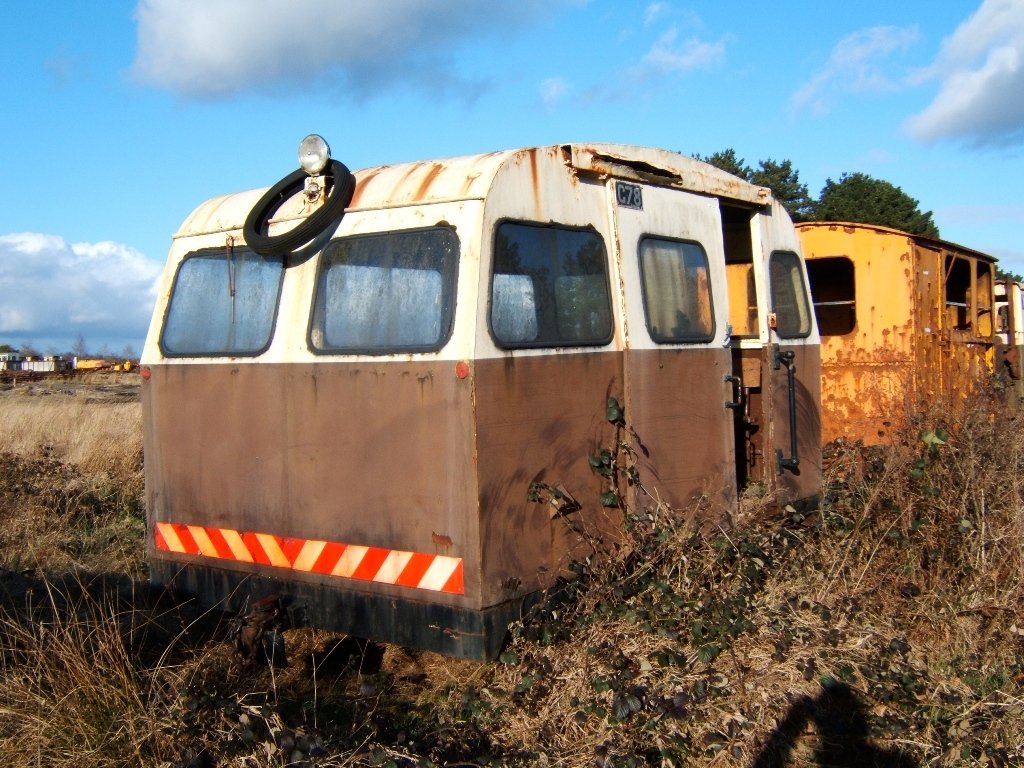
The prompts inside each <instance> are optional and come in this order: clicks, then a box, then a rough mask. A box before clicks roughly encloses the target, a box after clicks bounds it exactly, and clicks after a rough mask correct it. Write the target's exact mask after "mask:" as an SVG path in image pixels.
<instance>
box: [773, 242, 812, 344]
mask: <svg viewBox="0 0 1024 768" xmlns="http://www.w3.org/2000/svg"><path fill="white" fill-rule="evenodd" d="M768 276H769V282H770V286H771V287H770V290H771V301H772V309H771V311H772V312H774V313H775V321H776V326H775V333H776V334H778V336H779V338H783V339H793V338H799V337H802V336H808V335H809V334H810V332H811V313H810V309H809V307H808V304H807V289H806V287H805V286H804V277H803V270H802V269H801V268H800V257H799V256H797V255H796V254H795V253H791V252H789V251H775V252H774V253H772V255H771V259H770V260H769V262H768Z"/></svg>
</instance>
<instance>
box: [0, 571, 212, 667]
mask: <svg viewBox="0 0 1024 768" xmlns="http://www.w3.org/2000/svg"><path fill="white" fill-rule="evenodd" d="M0 618H3V620H4V621H6V622H10V623H11V624H13V625H21V626H28V625H37V626H45V625H51V626H61V627H67V626H70V625H71V624H73V623H74V622H76V621H78V622H97V621H99V622H114V623H116V625H117V627H118V628H119V631H120V634H121V636H122V638H123V639H124V641H125V647H126V648H127V649H129V650H130V652H131V653H132V654H133V656H134V657H135V658H137V659H138V661H139V662H140V663H142V664H143V665H151V664H156V663H159V662H167V661H170V660H171V659H174V660H178V659H180V658H181V654H182V653H187V652H189V651H190V650H194V649H195V648H198V647H201V646H202V645H204V644H205V643H207V642H209V641H211V640H214V639H218V638H223V637H224V636H225V634H226V631H227V624H228V621H227V617H226V615H225V614H223V613H220V612H218V611H204V610H201V609H200V608H199V607H198V606H197V605H196V604H195V603H194V602H192V601H189V600H178V599H176V598H175V597H174V596H173V595H172V594H171V593H170V592H168V591H167V590H165V589H163V588H162V587H154V586H151V585H150V584H148V583H147V582H145V581H140V580H137V579H132V578H131V577H129V576H126V575H125V574H121V573H99V574H97V573H90V572H86V571H74V572H65V573H59V574H52V573H35V572H28V573H25V572H17V571H11V570H7V569H2V568H0Z"/></svg>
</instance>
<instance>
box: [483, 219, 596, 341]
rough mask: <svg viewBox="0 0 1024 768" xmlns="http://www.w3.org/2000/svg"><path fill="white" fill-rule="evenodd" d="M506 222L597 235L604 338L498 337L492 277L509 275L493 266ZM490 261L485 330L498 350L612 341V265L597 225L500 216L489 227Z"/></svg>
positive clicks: (532, 227) (533, 227) (521, 225)
mask: <svg viewBox="0 0 1024 768" xmlns="http://www.w3.org/2000/svg"><path fill="white" fill-rule="evenodd" d="M507 224H511V225H515V226H519V227H528V228H531V229H543V230H561V231H564V232H582V233H587V234H591V235H593V236H594V237H596V238H597V240H598V242H599V243H600V245H601V250H602V253H603V256H604V258H603V261H602V263H603V264H604V270H603V276H604V288H605V299H606V301H607V309H608V333H607V334H606V335H605V336H603V337H601V338H599V339H593V340H589V341H578V340H558V341H550V340H543V341H526V342H509V341H503V340H501V339H499V338H498V336H497V334H496V333H495V332H494V322H493V320H494V318H493V308H494V276H495V274H509V273H505V272H495V267H496V263H497V252H498V248H497V243H498V233H499V232H500V230H501V228H502V227H503V226H505V225H507ZM490 262H491V263H490V274H489V275H488V278H487V332H488V334H489V335H490V337H491V340H492V341H493V342H494V344H495V346H496V347H498V348H499V349H505V350H515V349H573V348H576V347H604V346H607V345H608V344H610V343H611V342H612V340H613V339H614V338H615V302H614V299H613V296H612V286H611V265H610V263H609V258H608V244H607V243H606V242H605V239H604V236H603V235H602V234H601V232H600V230H598V229H597V227H595V226H594V225H592V224H589V225H583V226H578V225H570V224H562V223H560V222H554V221H551V222H537V221H530V220H525V219H512V218H503V219H499V220H497V221H496V222H495V223H494V227H493V230H492V237H491V259H490Z"/></svg>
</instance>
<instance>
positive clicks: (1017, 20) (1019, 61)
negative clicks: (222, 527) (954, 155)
mask: <svg viewBox="0 0 1024 768" xmlns="http://www.w3.org/2000/svg"><path fill="white" fill-rule="evenodd" d="M917 79H918V81H920V82H923V81H926V80H930V79H937V80H939V82H940V85H939V93H938V95H937V96H936V97H935V100H934V101H932V103H931V104H930V105H929V106H928V107H927V108H926V109H925V110H924V111H922V112H920V113H918V114H917V115H914V116H913V117H911V118H910V119H909V120H908V121H907V130H908V131H909V132H910V134H911V135H912V136H914V137H915V138H917V139H919V140H921V141H926V142H930V141H938V140H942V139H963V140H966V141H967V142H969V143H972V144H975V145H978V146H983V145H1009V144H1018V143H1022V142H1024V96H1022V94H1024V0H984V1H983V2H982V4H981V6H980V7H979V8H978V10H977V11H975V13H974V15H972V16H971V17H970V18H968V19H967V20H966V21H964V22H963V23H962V24H961V25H960V26H959V27H957V29H956V31H954V32H953V34H952V35H950V36H949V37H948V38H946V39H945V40H944V41H943V43H942V48H941V50H940V52H939V55H938V57H937V58H936V60H935V62H934V63H933V64H932V66H930V67H929V68H928V69H926V70H924V71H922V72H921V73H919V74H918V78H917Z"/></svg>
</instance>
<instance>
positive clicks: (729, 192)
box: [175, 144, 772, 237]
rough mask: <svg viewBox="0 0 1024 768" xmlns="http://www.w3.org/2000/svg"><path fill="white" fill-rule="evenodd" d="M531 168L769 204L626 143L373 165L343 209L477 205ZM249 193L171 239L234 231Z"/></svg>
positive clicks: (763, 191)
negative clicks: (519, 167)
mask: <svg viewBox="0 0 1024 768" xmlns="http://www.w3.org/2000/svg"><path fill="white" fill-rule="evenodd" d="M524 163H526V164H530V165H531V168H532V169H533V170H534V177H535V178H539V175H538V173H537V169H539V168H540V166H541V164H543V163H561V164H564V165H566V166H568V167H569V168H571V169H572V170H573V172H574V173H575V174H577V175H591V176H599V177H615V178H621V179H627V180H634V181H640V182H644V183H651V184H659V185H662V186H668V187H674V188H677V189H685V190H688V191H691V192H695V193H698V194H706V195H713V196H717V197H723V198H726V199H729V200H732V201H735V202H738V203H741V204H745V205H750V206H764V205H768V204H769V203H770V202H771V199H772V196H771V192H770V190H768V189H767V188H765V187H758V186H755V185H753V184H750V183H748V182H746V181H744V180H743V179H740V178H738V177H736V176H733V175H732V174H729V173H727V172H725V171H723V170H721V169H719V168H716V167H714V166H712V165H709V164H707V163H705V162H702V161H700V160H695V159H693V158H691V157H687V156H685V155H681V154H679V153H677V152H670V151H668V150H664V149H655V148H652V147H641V146H634V145H628V144H556V145H552V146H546V147H532V148H528V149H512V150H503V151H499V152H489V153H486V154H478V155H466V156H462V157H452V158H445V159H440V160H423V161H418V162H411V163H400V164H396V165H380V166H376V167H372V168H364V169H361V170H358V171H356V172H355V177H356V182H357V184H356V189H355V193H354V195H353V198H352V202H351V203H350V204H349V207H348V210H350V211H352V210H360V209H363V210H366V209H379V208H395V207H401V206H407V205H416V204H423V203H431V202H442V201H451V200H473V199H477V200H482V199H484V198H485V197H486V196H487V193H488V191H489V190H490V189H491V187H492V185H493V184H494V181H495V179H496V178H497V176H498V174H499V173H500V172H501V171H502V169H504V168H505V167H506V166H507V165H510V164H524ZM265 190H266V188H264V189H254V190H248V191H245V192H238V193H234V194H229V195H223V196H221V197H215V198H213V199H211V200H208V201H206V202H205V203H203V204H201V205H200V206H199V207H198V208H196V209H195V210H194V211H193V212H192V214H191V215H190V216H189V217H188V218H187V219H186V220H185V222H184V223H183V224H182V226H181V228H180V229H179V231H178V232H177V234H176V235H175V237H187V236H189V235H195V234H208V233H213V232H227V231H231V230H235V229H239V228H240V227H241V226H242V224H243V222H244V221H245V217H246V215H247V214H248V213H249V211H250V210H251V209H252V207H253V206H254V205H255V204H256V202H257V201H258V200H259V198H260V196H261V195H262V194H263V193H264V191H265ZM303 215H304V214H303V212H302V209H301V203H300V202H299V201H298V198H295V199H293V200H292V201H290V202H288V203H286V204H285V205H284V206H282V208H281V210H280V211H278V213H277V215H276V216H275V220H278V221H284V220H288V219H292V218H300V217H302V216H303Z"/></svg>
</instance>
